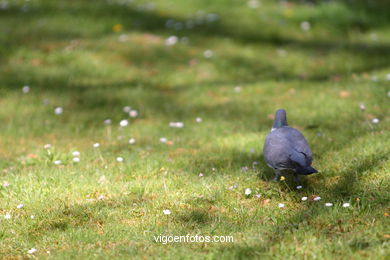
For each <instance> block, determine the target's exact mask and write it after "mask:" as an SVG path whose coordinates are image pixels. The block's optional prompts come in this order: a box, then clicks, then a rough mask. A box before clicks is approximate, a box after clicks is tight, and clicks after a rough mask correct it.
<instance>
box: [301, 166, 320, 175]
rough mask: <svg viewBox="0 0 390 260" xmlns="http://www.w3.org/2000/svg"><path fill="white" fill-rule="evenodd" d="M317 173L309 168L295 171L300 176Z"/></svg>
mask: <svg viewBox="0 0 390 260" xmlns="http://www.w3.org/2000/svg"><path fill="white" fill-rule="evenodd" d="M316 172H318V171H317V170H316V169H314V168H313V167H311V166H307V167H300V168H297V169H296V173H297V174H300V175H309V174H313V173H316Z"/></svg>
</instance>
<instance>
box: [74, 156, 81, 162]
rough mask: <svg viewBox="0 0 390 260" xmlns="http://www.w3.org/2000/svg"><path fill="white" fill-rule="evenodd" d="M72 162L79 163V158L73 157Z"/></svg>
mask: <svg viewBox="0 0 390 260" xmlns="http://www.w3.org/2000/svg"><path fill="white" fill-rule="evenodd" d="M72 161H73V162H76V163H78V162H80V158H79V157H74V158H73V159H72Z"/></svg>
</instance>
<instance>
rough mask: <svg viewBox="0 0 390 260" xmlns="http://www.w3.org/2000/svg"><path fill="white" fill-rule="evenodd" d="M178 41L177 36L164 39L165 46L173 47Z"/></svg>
mask: <svg viewBox="0 0 390 260" xmlns="http://www.w3.org/2000/svg"><path fill="white" fill-rule="evenodd" d="M178 40H179V38H178V37H177V36H175V35H171V36H169V37H168V38H166V39H165V45H166V46H172V45H175V44H176V43H177V41H178Z"/></svg>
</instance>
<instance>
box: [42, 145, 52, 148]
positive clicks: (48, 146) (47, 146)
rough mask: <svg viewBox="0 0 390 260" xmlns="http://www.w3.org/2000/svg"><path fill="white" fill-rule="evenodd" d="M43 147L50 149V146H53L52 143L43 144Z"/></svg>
mask: <svg viewBox="0 0 390 260" xmlns="http://www.w3.org/2000/svg"><path fill="white" fill-rule="evenodd" d="M43 148H45V149H50V148H51V144H45V145H44V146H43Z"/></svg>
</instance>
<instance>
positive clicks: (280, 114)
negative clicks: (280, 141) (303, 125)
mask: <svg viewBox="0 0 390 260" xmlns="http://www.w3.org/2000/svg"><path fill="white" fill-rule="evenodd" d="M283 126H288V124H287V117H286V110H284V109H278V110H277V111H276V113H275V121H274V124H273V125H272V131H273V130H275V129H278V128H280V127H283Z"/></svg>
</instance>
